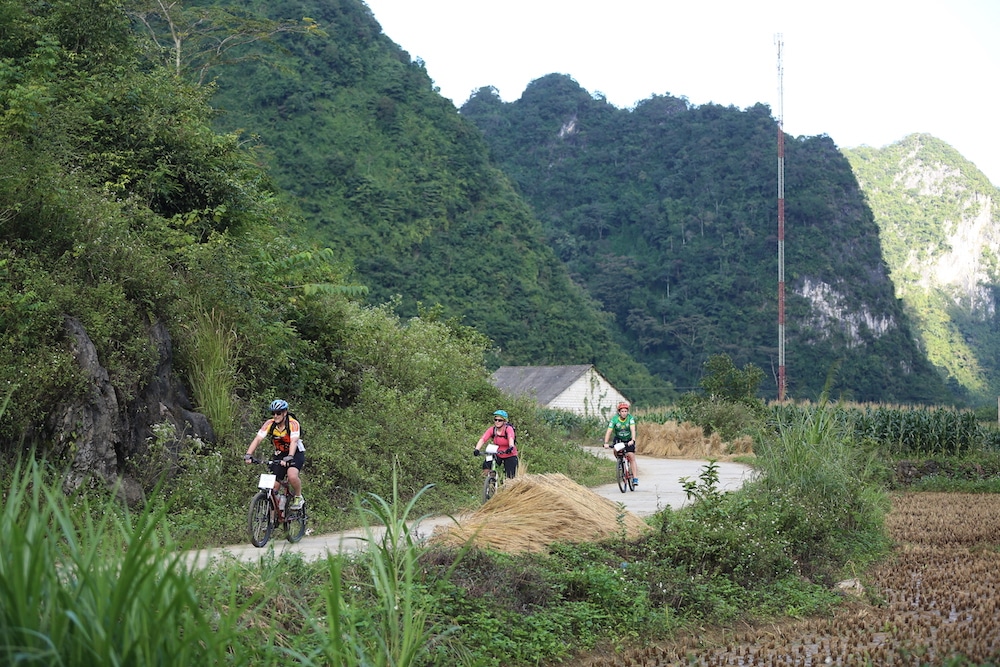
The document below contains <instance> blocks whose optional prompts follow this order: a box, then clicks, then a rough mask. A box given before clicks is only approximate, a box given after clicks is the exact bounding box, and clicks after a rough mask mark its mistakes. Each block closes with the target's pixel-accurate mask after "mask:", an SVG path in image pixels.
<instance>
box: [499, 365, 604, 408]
mask: <svg viewBox="0 0 1000 667" xmlns="http://www.w3.org/2000/svg"><path fill="white" fill-rule="evenodd" d="M591 368H593V365H592V364H582V365H579V366H501V367H500V368H498V369H496V371H494V373H493V384H494V385H496V387H497V388H498V389H500V390H501V391H505V392H507V393H508V394H513V395H514V396H534V398H535V400H537V401H538V402H539V403H540V404H542V405H548V404H549V403H551V402H552V401H553V400H555V398H556V397H557V396H559V394H561V393H563V392H564V391H566V390H567V389H569V387H570V385H572V384H573V383H574V382H576V381H577V380H578V379H579V378H580V376H582V375H584V374H586V373H587V371H589V370H590V369H591Z"/></svg>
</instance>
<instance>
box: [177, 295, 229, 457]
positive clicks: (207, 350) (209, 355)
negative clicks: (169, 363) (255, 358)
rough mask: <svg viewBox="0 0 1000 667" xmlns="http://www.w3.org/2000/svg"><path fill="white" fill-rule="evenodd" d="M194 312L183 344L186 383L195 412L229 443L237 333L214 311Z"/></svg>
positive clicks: (199, 310)
mask: <svg viewBox="0 0 1000 667" xmlns="http://www.w3.org/2000/svg"><path fill="white" fill-rule="evenodd" d="M195 312H196V313H197V314H196V316H195V318H194V321H192V322H191V323H190V324H188V325H187V327H186V328H187V330H188V332H189V333H190V339H189V340H188V341H186V344H185V350H186V355H185V356H186V360H187V367H188V380H189V381H190V382H191V388H192V391H193V393H194V400H195V403H196V404H197V407H198V409H199V410H200V411H201V412H203V413H205V415H206V416H207V417H208V419H209V420H210V421H211V422H212V428H213V429H214V430H215V433H216V435H217V436H218V437H219V438H220V439H221V440H229V439H230V437H231V436H233V435H234V433H235V428H236V419H235V416H236V407H235V403H234V399H233V396H234V391H235V389H236V358H237V353H238V338H237V336H236V330H235V329H233V328H232V327H231V326H227V325H226V323H225V321H224V320H223V317H222V313H220V312H217V311H216V310H215V309H214V308H213V309H212V310H211V311H205V310H203V309H201V308H197V309H196V311H195Z"/></svg>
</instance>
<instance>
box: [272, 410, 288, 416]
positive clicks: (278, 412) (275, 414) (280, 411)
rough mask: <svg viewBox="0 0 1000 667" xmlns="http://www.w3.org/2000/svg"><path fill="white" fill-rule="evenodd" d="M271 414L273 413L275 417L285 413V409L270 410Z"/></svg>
mask: <svg viewBox="0 0 1000 667" xmlns="http://www.w3.org/2000/svg"><path fill="white" fill-rule="evenodd" d="M271 414H272V415H274V416H275V417H277V416H278V415H283V414H285V411H284V410H278V411H277V412H272V413H271Z"/></svg>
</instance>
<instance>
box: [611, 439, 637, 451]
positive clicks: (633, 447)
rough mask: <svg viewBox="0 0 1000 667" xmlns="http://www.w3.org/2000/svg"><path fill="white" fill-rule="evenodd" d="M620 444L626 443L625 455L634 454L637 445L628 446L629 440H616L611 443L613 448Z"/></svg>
mask: <svg viewBox="0 0 1000 667" xmlns="http://www.w3.org/2000/svg"><path fill="white" fill-rule="evenodd" d="M619 442H624V443H625V453H626V454H628V453H634V452H635V444H631V445H630V444H628V440H615V441H614V442H613V443H611V445H612V447H613V446H614V445H617V444H618V443H619Z"/></svg>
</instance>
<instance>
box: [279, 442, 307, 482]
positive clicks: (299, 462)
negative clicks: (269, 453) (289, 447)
mask: <svg viewBox="0 0 1000 667" xmlns="http://www.w3.org/2000/svg"><path fill="white" fill-rule="evenodd" d="M274 458H276V459H278V462H277V463H272V464H271V473H272V474H273V475H274V476H275V477H277V478H278V481H279V482H280V481H281V480H283V479H285V475H287V474H288V468H298V469H299V472H302V468H304V467H305V465H306V453H305V452H303V451H302V450H301V449H300V450H298V451H296V452H295V456H293V457H292V460H291V462H290V463H289V464H288V467H285V466H283V465H281V458H283V457H282V455H281V452H275V453H274Z"/></svg>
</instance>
